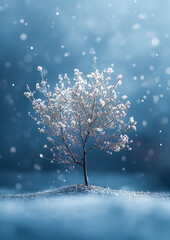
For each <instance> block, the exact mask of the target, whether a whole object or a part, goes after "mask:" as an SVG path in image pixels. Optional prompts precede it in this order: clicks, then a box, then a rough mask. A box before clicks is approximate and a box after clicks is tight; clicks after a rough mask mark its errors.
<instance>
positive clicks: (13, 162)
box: [0, 0, 170, 192]
mask: <svg viewBox="0 0 170 240" xmlns="http://www.w3.org/2000/svg"><path fill="white" fill-rule="evenodd" d="M169 12H170V1H169V0H164V1H163V2H162V1H161V0H156V1H155V0H150V1H147V0H121V1H118V0H93V1H90V0H86V1H83V0H72V1H66V0H65V1H63V0H51V1H45V0H44V1H42V0H36V1H33V0H1V1H0V29H1V30H0V101H1V103H0V108H1V109H0V115H1V117H0V126H1V130H0V142H1V144H0V187H1V191H0V192H4V191H8V192H9V190H10V191H14V192H15V191H19V192H22V191H36V190H40V189H52V188H55V187H56V186H57V187H58V186H62V185H65V184H73V183H82V182H83V173H82V169H81V168H79V167H77V168H76V169H75V170H73V171H72V172H71V173H69V174H68V173H66V172H65V168H64V167H61V166H58V165H57V164H51V163H50V162H48V161H46V160H44V159H40V158H39V154H40V153H43V154H45V155H46V156H47V155H48V152H45V151H44V149H43V145H44V144H45V143H46V137H45V135H42V134H40V133H39V132H38V130H37V125H36V123H35V122H34V121H33V120H32V119H31V118H30V117H28V114H27V113H28V112H29V111H32V106H31V104H30V102H29V101H28V100H27V99H26V98H25V96H24V95H23V93H24V91H25V90H26V84H29V85H30V87H31V89H34V88H35V84H36V82H37V81H40V80H41V76H40V73H39V72H38V71H37V66H38V65H40V66H42V67H43V69H44V71H45V77H46V78H48V81H49V84H50V85H52V86H53V85H55V84H56V83H57V82H58V74H64V73H68V76H69V77H70V78H72V77H73V70H74V68H78V69H80V71H82V72H83V73H84V75H86V74H88V73H90V72H91V71H92V69H93V68H92V62H93V61H92V59H93V57H94V56H97V58H98V60H97V65H98V68H99V69H100V70H102V69H103V68H105V67H110V66H111V64H114V67H113V68H114V71H115V73H114V75H113V76H115V78H116V76H117V74H122V75H123V85H122V87H121V91H122V94H126V95H128V97H129V100H130V101H131V109H130V111H129V113H128V114H129V116H134V118H135V120H136V121H137V122H138V124H137V128H138V131H137V132H136V133H132V134H131V135H130V137H131V139H134V143H133V144H132V148H133V151H130V152H128V151H122V152H119V153H114V154H113V155H112V156H110V155H107V154H105V153H104V152H102V151H100V152H92V153H90V154H89V156H88V173H89V181H90V184H96V185H102V186H110V187H112V188H116V189H130V190H145V191H147V190H148V191H165V190H167V191H168V190H170V106H169V105H170V28H169V26H170V15H169ZM32 112H33V111H32Z"/></svg>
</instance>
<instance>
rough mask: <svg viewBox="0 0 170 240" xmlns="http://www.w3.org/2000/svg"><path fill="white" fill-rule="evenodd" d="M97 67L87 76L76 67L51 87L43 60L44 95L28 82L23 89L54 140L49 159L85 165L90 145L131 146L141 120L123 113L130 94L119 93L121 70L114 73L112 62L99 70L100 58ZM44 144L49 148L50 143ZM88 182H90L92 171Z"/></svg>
mask: <svg viewBox="0 0 170 240" xmlns="http://www.w3.org/2000/svg"><path fill="white" fill-rule="evenodd" d="M93 68H94V71H93V72H91V73H90V74H88V75H87V79H84V78H83V75H82V72H80V71H79V70H78V69H74V78H73V80H69V79H68V76H67V74H65V75H64V77H62V75H59V83H57V84H56V86H55V88H54V89H53V90H50V85H49V84H47V80H44V78H43V72H42V67H41V66H38V70H39V71H40V72H41V76H42V81H41V84H40V83H37V84H36V90H37V91H38V92H39V93H40V94H41V96H42V98H40V97H39V96H38V97H36V92H34V91H33V92H32V91H31V90H30V88H29V86H27V90H28V91H27V92H25V93H24V95H25V96H26V97H27V98H28V99H29V100H30V101H31V103H32V105H33V109H34V111H35V113H36V118H35V117H33V116H32V115H31V114H29V115H30V116H31V117H32V118H33V119H34V120H36V122H37V124H38V125H41V126H42V127H41V128H38V129H39V131H40V132H41V133H46V134H47V140H48V141H49V142H50V144H51V145H52V147H51V148H50V149H51V150H50V152H51V153H52V159H50V160H52V161H53V162H55V161H57V162H59V163H67V164H69V163H71V164H79V165H81V166H83V167H85V163H86V154H87V152H89V151H90V150H93V149H102V150H105V151H106V152H108V153H109V154H111V153H112V152H111V151H115V152H118V151H120V150H121V149H123V148H126V149H128V150H130V149H131V148H130V147H129V144H130V143H131V140H129V137H128V135H127V133H128V132H130V131H132V130H136V122H135V121H134V118H133V117H130V118H129V121H128V122H126V121H124V119H123V118H124V117H125V116H126V114H127V111H128V109H129V108H130V102H129V101H127V102H126V99H127V96H126V95H123V96H122V97H121V96H120V95H119V94H117V88H119V86H120V85H121V84H122V80H121V79H122V75H118V76H117V78H115V77H111V73H113V69H112V68H108V69H107V70H106V69H104V70H103V71H102V72H101V73H100V72H99V70H98V69H97V67H96V58H94V65H93ZM40 94H39V95H40ZM44 148H48V147H47V145H44ZM40 157H43V155H42V154H40ZM47 159H49V158H47ZM85 184H86V185H87V184H88V183H87V177H86V178H85Z"/></svg>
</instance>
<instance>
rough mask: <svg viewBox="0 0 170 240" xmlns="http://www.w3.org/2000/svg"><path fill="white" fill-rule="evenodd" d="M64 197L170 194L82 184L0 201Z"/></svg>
mask: <svg viewBox="0 0 170 240" xmlns="http://www.w3.org/2000/svg"><path fill="white" fill-rule="evenodd" d="M66 195H72V196H77V195H99V196H114V197H129V198H134V197H135V198H141V197H143V198H146V197H148V198H161V199H167V198H170V194H166V193H150V192H135V191H125V190H113V189H110V188H106V187H105V188H103V187H100V186H95V185H90V186H85V185H83V184H76V185H69V186H64V187H60V188H58V189H54V190H47V191H42V192H36V193H27V194H9V195H1V196H0V199H35V198H47V197H59V196H66Z"/></svg>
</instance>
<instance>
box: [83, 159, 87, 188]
mask: <svg viewBox="0 0 170 240" xmlns="http://www.w3.org/2000/svg"><path fill="white" fill-rule="evenodd" d="M83 170H84V184H85V185H86V186H88V178H87V165H86V160H85V161H84V166H83Z"/></svg>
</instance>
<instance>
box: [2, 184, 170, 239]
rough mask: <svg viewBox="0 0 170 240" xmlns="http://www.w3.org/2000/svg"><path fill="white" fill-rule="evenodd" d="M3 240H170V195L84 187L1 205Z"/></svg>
mask: <svg viewBox="0 0 170 240" xmlns="http://www.w3.org/2000/svg"><path fill="white" fill-rule="evenodd" d="M0 226H1V227H0V239H2V240H6V239H7V240H15V239H17V240H20V239H22V240H28V239H59V240H60V239H61V240H62V239H74V240H80V239H97V240H100V239H102V240H103V239H104V240H105V239H107V240H109V239H112V240H113V239H115V240H119V239H126V240H128V239H129V240H152V239H153V240H160V239H170V198H169V195H168V194H151V193H142V192H139V193H138V192H130V191H123V190H121V191H116V190H110V189H109V188H101V187H95V186H90V187H88V188H87V187H86V188H84V187H83V186H82V185H74V186H72V187H62V188H60V189H57V190H52V191H45V192H42V193H38V194H37V193H34V194H25V195H17V196H15V198H14V195H8V196H5V197H3V199H2V198H1V200H0Z"/></svg>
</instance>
